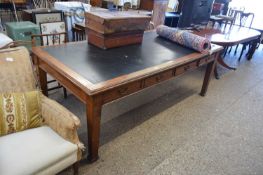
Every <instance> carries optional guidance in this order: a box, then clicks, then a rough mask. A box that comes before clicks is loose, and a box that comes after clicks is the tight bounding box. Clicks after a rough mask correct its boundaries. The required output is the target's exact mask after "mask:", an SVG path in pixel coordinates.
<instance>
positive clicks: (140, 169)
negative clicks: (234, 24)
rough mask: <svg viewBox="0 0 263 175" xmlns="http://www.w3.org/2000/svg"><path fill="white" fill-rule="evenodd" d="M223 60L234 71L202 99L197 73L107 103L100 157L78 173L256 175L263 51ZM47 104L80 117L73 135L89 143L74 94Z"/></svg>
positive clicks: (260, 169) (261, 168)
mask: <svg viewBox="0 0 263 175" xmlns="http://www.w3.org/2000/svg"><path fill="white" fill-rule="evenodd" d="M227 57H228V58H227V62H228V63H231V65H234V66H237V67H238V69H237V70H236V71H228V70H225V69H221V71H220V72H221V74H223V75H222V77H221V79H220V80H216V79H214V78H213V79H212V80H211V83H210V87H209V89H208V93H207V95H206V97H201V96H199V95H198V93H199V91H200V89H201V85H202V77H203V74H204V70H205V69H204V68H200V69H198V70H195V71H193V72H190V73H187V74H185V75H183V76H181V77H179V78H176V79H173V80H171V81H167V82H165V83H163V84H161V85H157V86H155V87H152V88H149V89H146V90H144V91H142V92H140V93H137V94H134V95H132V96H128V97H126V98H123V99H121V100H119V101H116V102H113V103H111V104H107V105H105V106H104V108H103V112H102V122H101V146H100V149H99V155H100V159H99V160H98V161H97V162H95V163H93V164H90V165H89V164H84V163H81V165H80V174H81V175H82V174H83V175H86V174H87V175H118V174H129V175H142V174H148V175H159V174H163V175H165V174H173V175H177V174H178V175H188V174H189V175H190V174H191V175H192V174H195V175H199V174H200V175H212V174H213V175H217V174H218V175H219V174H220V175H225V174H226V175H228V174H229V175H232V174H233V175H236V174H238V175H248V174H249V175H250V174H259V175H262V174H263V137H262V133H263V47H262V46H261V48H259V49H258V50H257V52H256V53H255V55H254V58H253V60H252V61H247V60H246V59H245V58H243V59H242V60H241V62H240V63H239V62H238V61H237V58H238V56H234V55H233V53H231V54H230V55H228V56H227ZM51 98H54V99H56V100H57V101H59V102H61V103H62V104H63V105H64V106H66V107H67V108H68V109H69V110H71V111H72V112H74V113H75V114H76V115H77V116H78V117H79V118H80V120H81V121H82V126H81V128H80V130H79V136H80V139H81V140H82V141H83V142H84V143H85V144H87V143H86V138H87V129H86V118H85V108H84V105H83V104H82V103H81V102H79V101H78V100H77V99H76V98H75V97H74V96H73V95H70V96H69V97H68V99H66V100H65V99H63V95H62V94H59V93H56V94H55V93H54V94H53V95H51ZM60 174H62V175H66V174H72V170H71V169H68V170H65V171H63V172H62V173H60Z"/></svg>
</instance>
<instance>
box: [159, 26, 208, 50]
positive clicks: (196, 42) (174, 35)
mask: <svg viewBox="0 0 263 175" xmlns="http://www.w3.org/2000/svg"><path fill="white" fill-rule="evenodd" d="M156 32H157V34H158V35H160V36H161V37H164V38H167V39H169V40H171V41H174V42H176V43H178V44H181V45H183V46H185V47H189V48H191V49H194V50H196V51H198V52H201V53H205V52H208V51H209V50H210V48H211V43H210V41H209V40H208V39H206V38H204V37H201V36H198V35H195V34H193V33H190V32H188V31H185V30H180V29H177V28H171V27H167V26H164V25H160V26H158V27H157V28H156Z"/></svg>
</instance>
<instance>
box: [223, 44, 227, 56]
mask: <svg viewBox="0 0 263 175" xmlns="http://www.w3.org/2000/svg"><path fill="white" fill-rule="evenodd" d="M227 50H228V46H227V47H225V48H224V53H223V57H225V56H226V53H227Z"/></svg>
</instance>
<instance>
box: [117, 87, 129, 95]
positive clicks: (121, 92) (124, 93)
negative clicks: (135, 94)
mask: <svg viewBox="0 0 263 175" xmlns="http://www.w3.org/2000/svg"><path fill="white" fill-rule="evenodd" d="M118 93H119V94H120V95H126V94H128V87H125V88H122V89H119V90H118Z"/></svg>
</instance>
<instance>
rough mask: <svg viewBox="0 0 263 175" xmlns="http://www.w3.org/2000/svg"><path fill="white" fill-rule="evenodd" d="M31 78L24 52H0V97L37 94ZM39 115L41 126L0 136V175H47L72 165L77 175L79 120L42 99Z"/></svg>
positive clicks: (30, 67)
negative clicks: (12, 94) (15, 94)
mask: <svg viewBox="0 0 263 175" xmlns="http://www.w3.org/2000/svg"><path fill="white" fill-rule="evenodd" d="M34 75H35V74H34V72H33V69H32V64H31V61H30V56H29V53H28V51H27V49H26V48H24V47H16V48H9V49H5V50H0V94H2V93H7V92H26V91H32V90H36V89H37V81H36V77H35V76H34ZM0 115H1V114H0ZM41 115H42V117H43V121H44V122H43V123H44V124H43V125H42V126H40V127H37V128H33V129H27V130H24V131H20V132H16V133H12V134H8V135H4V136H0V174H3V175H9V174H11V175H15V174H49V175H50V174H56V173H58V172H60V171H62V170H63V169H65V168H67V167H69V166H71V165H73V167H74V174H77V173H78V172H77V171H78V166H77V165H78V161H79V160H80V159H81V156H82V149H83V148H84V146H83V144H82V143H81V142H80V141H79V138H78V135H77V128H78V127H79V125H80V121H79V119H78V118H77V117H76V116H75V115H74V114H72V113H71V112H69V111H68V110H67V109H65V108H64V107H63V106H61V105H60V104H58V103H57V102H55V101H53V100H51V99H49V98H47V97H45V96H44V95H41ZM0 126H1V125H0Z"/></svg>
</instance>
